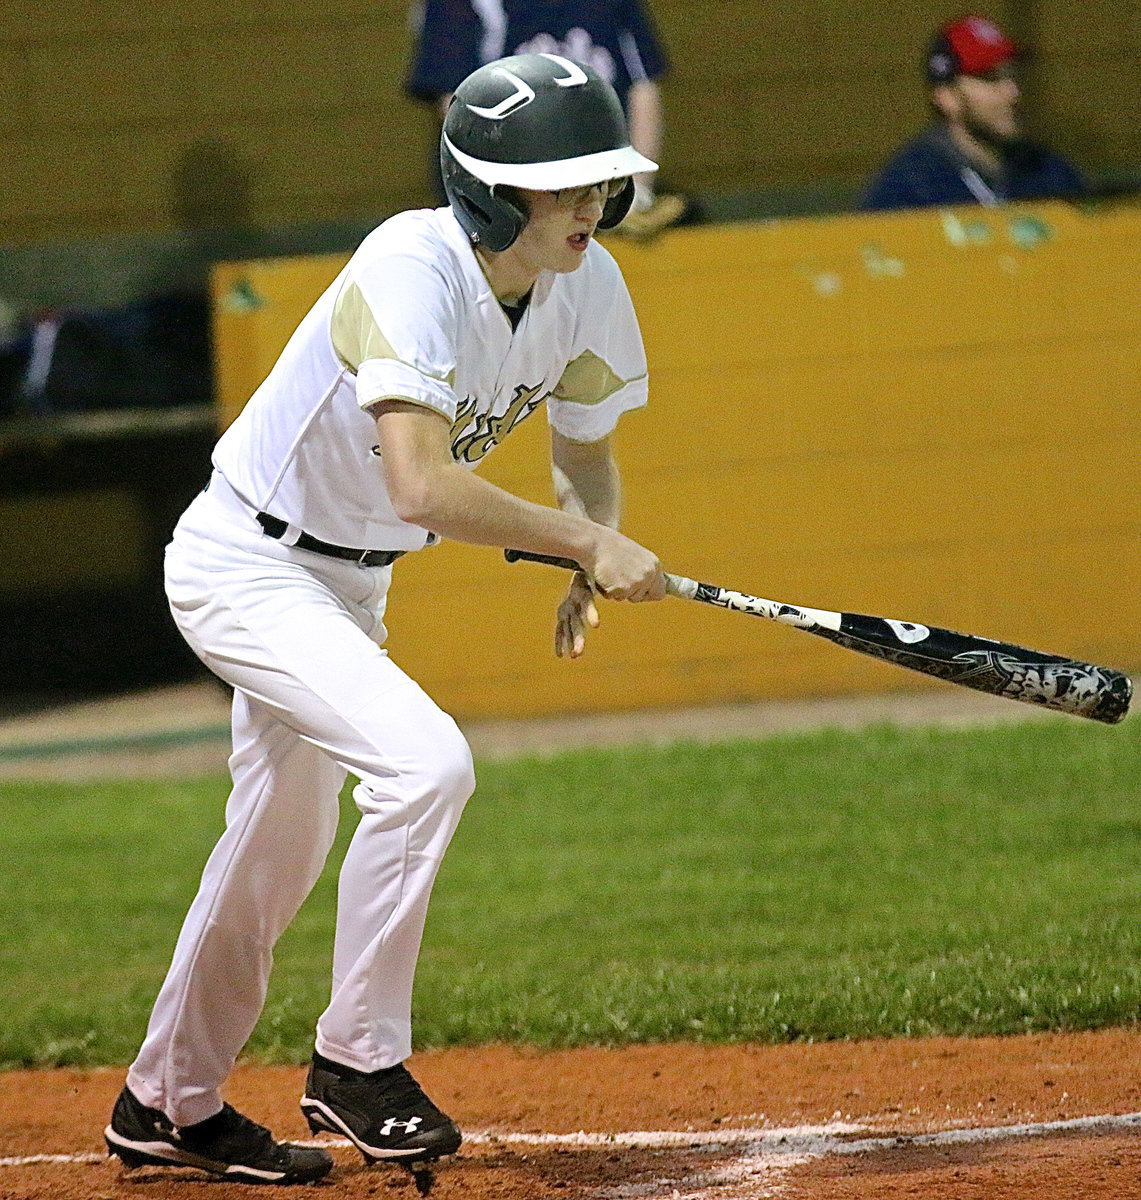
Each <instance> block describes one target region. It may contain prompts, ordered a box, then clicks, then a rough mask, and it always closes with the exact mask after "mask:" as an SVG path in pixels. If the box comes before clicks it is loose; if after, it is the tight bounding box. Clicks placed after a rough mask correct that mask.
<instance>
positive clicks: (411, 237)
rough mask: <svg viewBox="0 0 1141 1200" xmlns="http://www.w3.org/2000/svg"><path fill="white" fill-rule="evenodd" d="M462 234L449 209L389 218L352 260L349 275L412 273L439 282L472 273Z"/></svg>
mask: <svg viewBox="0 0 1141 1200" xmlns="http://www.w3.org/2000/svg"><path fill="white" fill-rule="evenodd" d="M470 257H471V255H470V250H469V249H468V246H467V243H466V240H465V238H464V235H463V230H462V229H461V228H460V226H459V222H458V221H456V219H455V216H454V215H453V213H452V211H451V209H450V208H417V209H409V210H407V211H406V212H400V213H397V214H396V215H395V216H392V217H389V218H388V219H387V220H386V221H383V222H382V223H381V224H380V225H378V226H377V227H376V228H375V229H374V230H373V231H372V232H371V233H369V234H368V235H367V236H366V237H365V239H364V240H363V241H362V242H361V244H360V245H359V246H358V247H357V249H356V250H355V251H354V253H353V255H352V258H351V259H350V260H349V273H350V274H352V275H355V276H361V275H371V274H374V273H378V272H379V273H381V274H382V275H383V274H384V273H390V274H393V275H395V274H396V273H403V272H412V273H415V274H417V275H424V276H429V275H430V276H433V277H435V278H437V279H440V280H458V279H460V278H462V277H464V276H465V275H466V274H468V273H469V266H470V264H469V266H465V264H466V263H467V260H468V259H470Z"/></svg>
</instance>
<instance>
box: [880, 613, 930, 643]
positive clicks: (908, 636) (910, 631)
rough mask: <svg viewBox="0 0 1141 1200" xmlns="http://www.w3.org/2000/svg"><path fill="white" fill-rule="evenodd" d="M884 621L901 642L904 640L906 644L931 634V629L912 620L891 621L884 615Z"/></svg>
mask: <svg viewBox="0 0 1141 1200" xmlns="http://www.w3.org/2000/svg"><path fill="white" fill-rule="evenodd" d="M884 623H885V624H887V625H890V626H891V631H892V633H894V634H895V636H896V637H897V638H899V640H900V641H901V642H905V643H907V644H908V645H910V644H911V643H912V642H921V641H923V639H924V638H925V637H929V636H930V634H931V630H930V629H928V628H927V626H926V625H916V624H915V623H914V622H912V621H892V620H889V619H888V618H886V617H885V618H884Z"/></svg>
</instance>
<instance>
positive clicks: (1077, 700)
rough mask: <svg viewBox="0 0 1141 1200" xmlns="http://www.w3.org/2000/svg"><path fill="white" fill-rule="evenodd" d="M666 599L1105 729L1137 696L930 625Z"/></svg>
mask: <svg viewBox="0 0 1141 1200" xmlns="http://www.w3.org/2000/svg"><path fill="white" fill-rule="evenodd" d="M503 553H504V556H505V557H506V559H507V561H508V562H517V561H520V560H523V561H527V562H540V563H547V564H549V565H550V566H553V567H564V568H566V569H567V570H570V571H578V570H580V569H581V568H580V567H579V565H578V563H576V562H575V561H574V560H573V559H569V558H556V557H552V556H550V555H545V554H531V553H529V552H527V551H525V550H505V551H504V552H503ZM666 591H667V592H669V594H670V595H671V596H681V597H682V598H683V599H685V600H699V601H700V602H701V603H702V604H716V605H717V606H718V607H720V608H729V609H732V610H733V611H735V612H743V613H748V614H749V615H750V616H754V617H765V618H767V619H768V620H770V621H780V622H782V623H783V624H785V625H793V626H795V627H796V628H797V629H804V630H807V632H809V633H815V634H817V635H818V636H820V637H823V638H827V639H828V640H829V641H830V642H836V643H837V645H840V646H844V647H846V648H847V649H848V650H857V651H859V652H860V653H861V654H870V655H871V656H872V658H882V659H883V660H884V661H885V662H890V663H895V664H896V666H899V667H909V668H910V669H911V670H913V671H922V672H923V674H924V675H934V676H936V677H937V678H939V679H945V680H947V682H948V683H957V684H960V685H962V686H963V687H969V688H974V689H975V690H976V691H979V692H990V693H991V694H992V695H995V696H1006V697H1007V699H1010V700H1022V701H1024V702H1025V703H1027V704H1038V705H1041V706H1042V707H1043V708H1052V709H1056V710H1057V711H1058V712H1066V713H1072V714H1073V715H1074V716H1077V717H1089V718H1090V719H1091V720H1094V721H1104V722H1105V724H1107V725H1116V724H1117V722H1118V721H1120V720H1121V719H1122V718H1123V717H1124V716H1125V714H1126V713H1127V712H1128V711H1129V700H1130V697H1131V696H1132V695H1133V685H1132V683H1131V682H1130V680H1129V677H1128V676H1126V675H1123V674H1122V673H1121V672H1120V671H1114V670H1111V669H1110V668H1109V667H1097V666H1094V665H1093V664H1092V663H1083V662H1075V661H1074V660H1073V659H1069V658H1060V657H1059V656H1058V655H1056V654H1042V653H1040V652H1039V651H1037V650H1027V649H1025V648H1024V647H1022V646H1013V645H1010V644H1009V643H1007V642H995V641H992V640H991V639H990V638H983V637H972V636H971V635H970V634H966V633H954V632H952V631H951V630H950V629H938V628H936V627H935V626H933V625H919V624H917V623H915V622H914V621H891V620H888V619H887V618H885V617H864V616H861V615H860V614H859V613H839V612H828V611H827V609H822V608H800V607H798V606H797V605H794V604H782V603H781V602H780V601H778V600H762V599H761V598H760V597H759V596H750V595H747V594H746V593H745V592H735V591H732V590H731V589H730V588H723V587H717V586H716V585H715V584H712V583H698V582H696V580H693V579H686V578H685V577H684V576H683V575H669V574H667V575H666Z"/></svg>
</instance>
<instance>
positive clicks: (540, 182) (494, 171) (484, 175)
mask: <svg viewBox="0 0 1141 1200" xmlns="http://www.w3.org/2000/svg"><path fill="white" fill-rule="evenodd" d="M443 138H444V142H445V144H446V145H447V148H448V152H449V153H450V154H452V155H453V156H454V157H455V160H456V162H458V163H459V164H460V166H461V167H463V168H464V170H465V171H470V172H471V173H472V174H473V175H474V176H475V177H476V178H477V179H481V180H483V182H484V183H486V184H490V185H494V184H497V183H502V184H506V185H508V186H510V187H519V188H527V189H528V190H530V191H533V192H557V191H558V190H559V189H560V188H571V187H582V186H583V185H584V184H588V183H603V182H605V181H606V180H608V179H622V178H624V177H626V176H628V175H636V174H639V173H640V172H643V171H656V170H657V169H658V164H657V163H656V162H654V161H652V160H651V159H649V158H647V157H646V156H645V155H644V154H639V153H638V151H637V150H635V149H634V147H633V146H622V147H620V148H619V149H617V150H603V151H600V152H599V153H598V154H583V155H580V156H579V157H578V158H560V159H556V160H554V161H553V162H541V163H497V162H489V161H488V160H487V159H483V158H472V156H471V155H470V154H465V153H464V152H463V151H462V150H460V149H459V148H458V147H457V146H456V145H455V144H454V143H453V142H452V140H451V138H449V137H448V135H447V134H446V133H445V134H444V135H443Z"/></svg>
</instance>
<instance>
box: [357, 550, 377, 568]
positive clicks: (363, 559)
mask: <svg viewBox="0 0 1141 1200" xmlns="http://www.w3.org/2000/svg"><path fill="white" fill-rule="evenodd" d="M372 553H373V552H372V551H371V550H362V551H361V556H360V558H358V559H357V566H358V567H368V566H371V565H372V564H371V563H370V562H369V561H368V560H369V556H370V555H371V554H372Z"/></svg>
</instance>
